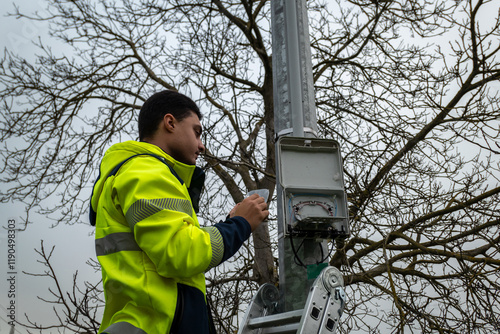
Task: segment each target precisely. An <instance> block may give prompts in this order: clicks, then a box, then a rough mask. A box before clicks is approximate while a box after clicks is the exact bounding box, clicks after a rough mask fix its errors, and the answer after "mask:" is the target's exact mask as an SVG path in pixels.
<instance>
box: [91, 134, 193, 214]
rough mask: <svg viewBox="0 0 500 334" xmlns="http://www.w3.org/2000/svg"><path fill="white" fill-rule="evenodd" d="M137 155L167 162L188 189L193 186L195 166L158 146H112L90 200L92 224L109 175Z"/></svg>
mask: <svg viewBox="0 0 500 334" xmlns="http://www.w3.org/2000/svg"><path fill="white" fill-rule="evenodd" d="M137 154H154V155H157V156H159V157H161V158H163V159H165V160H166V162H167V163H168V164H169V165H170V166H171V167H173V169H174V170H175V172H176V173H177V175H178V176H179V177H180V178H181V179H182V181H184V183H185V184H186V187H189V186H190V184H191V179H192V177H193V173H194V171H195V169H196V166H195V165H187V164H184V163H182V162H179V161H176V160H175V159H174V158H172V157H171V156H169V155H168V154H167V153H165V151H163V150H162V149H161V148H159V147H158V146H156V145H153V144H149V143H145V142H138V141H126V142H123V143H118V144H115V145H113V146H111V147H110V148H109V149H108V150H107V151H106V153H105V154H104V157H103V159H102V162H101V165H100V167H99V177H98V179H97V181H96V183H95V184H94V187H93V189H92V197H91V200H90V205H91V208H90V220H91V222H92V214H93V213H92V211H94V215H95V212H96V211H97V205H98V202H99V198H100V196H101V193H102V190H103V188H104V183H105V182H106V179H107V178H108V176H109V174H110V173H111V172H112V171H113V169H114V168H115V167H116V166H117V165H119V164H120V163H121V162H123V161H125V160H127V159H128V158H130V157H132V156H134V155H137Z"/></svg>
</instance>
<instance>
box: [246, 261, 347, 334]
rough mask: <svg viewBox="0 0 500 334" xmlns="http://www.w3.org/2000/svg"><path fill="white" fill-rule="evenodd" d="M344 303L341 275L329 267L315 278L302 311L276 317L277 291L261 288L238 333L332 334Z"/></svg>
mask: <svg viewBox="0 0 500 334" xmlns="http://www.w3.org/2000/svg"><path fill="white" fill-rule="evenodd" d="M345 300H346V299H345V292H344V279H343V278H342V274H341V273H340V271H339V270H338V269H337V268H335V267H331V266H328V267H326V268H325V269H323V270H322V271H321V273H320V274H319V276H318V277H317V278H316V280H315V281H314V283H313V285H312V286H311V290H310V291H309V296H308V298H307V301H306V304H305V307H304V309H301V310H295V311H289V312H283V313H277V310H278V303H279V291H278V289H277V288H276V287H275V286H274V285H272V284H264V285H262V286H261V287H260V288H259V290H258V291H257V293H256V294H255V296H254V297H253V298H252V301H251V302H250V305H249V307H248V309H247V311H246V313H245V317H244V318H243V322H242V324H241V327H240V330H239V331H238V333H239V334H267V333H283V334H284V333H304V334H330V333H335V331H336V329H337V326H338V323H339V320H340V317H341V316H342V312H343V311H344V307H345Z"/></svg>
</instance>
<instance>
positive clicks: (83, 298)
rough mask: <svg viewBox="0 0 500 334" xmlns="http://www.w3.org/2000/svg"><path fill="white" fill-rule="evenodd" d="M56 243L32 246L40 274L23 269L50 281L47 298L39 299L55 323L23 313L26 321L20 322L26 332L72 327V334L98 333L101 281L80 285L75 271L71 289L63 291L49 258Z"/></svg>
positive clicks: (96, 264) (95, 267) (41, 331)
mask: <svg viewBox="0 0 500 334" xmlns="http://www.w3.org/2000/svg"><path fill="white" fill-rule="evenodd" d="M54 250H55V246H52V247H51V249H50V251H48V250H46V249H45V246H44V243H43V241H41V243H40V248H39V249H35V252H36V253H37V254H38V256H39V257H40V259H39V260H37V262H39V263H40V264H42V265H43V266H44V268H45V269H44V270H43V272H41V273H31V272H23V273H24V274H26V275H30V276H37V277H48V278H49V279H50V281H51V283H52V284H53V286H52V287H49V288H48V292H49V295H50V297H48V298H46V297H41V296H38V299H40V300H42V301H43V302H45V303H47V304H49V305H52V308H53V310H54V314H55V316H56V317H55V318H56V319H57V321H56V322H55V323H50V324H48V323H37V322H36V321H35V320H33V319H32V318H30V316H29V315H28V314H25V317H26V320H25V322H24V323H23V322H22V321H21V322H20V324H21V325H23V326H24V327H25V328H26V329H28V333H32V330H37V331H39V332H40V333H44V331H45V330H55V329H57V330H58V332H61V331H60V330H62V332H63V333H64V332H65V330H66V329H67V330H71V331H72V332H73V333H81V334H87V333H88V334H90V333H97V330H98V329H99V324H100V323H99V320H100V319H96V318H97V315H98V311H99V308H102V306H103V303H104V301H103V300H102V292H103V291H102V289H100V287H99V286H100V284H101V282H98V283H97V284H91V283H89V282H87V281H85V282H83V287H80V286H79V283H78V271H77V272H76V273H75V274H74V275H73V289H72V291H70V292H67V291H64V288H63V287H62V284H61V282H60V279H59V278H58V276H57V269H56V268H55V267H54V264H53V262H51V258H52V255H53V252H54ZM88 264H89V265H90V266H92V267H93V268H94V269H100V267H99V263H97V261H95V260H94V261H89V262H88Z"/></svg>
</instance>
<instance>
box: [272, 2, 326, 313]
mask: <svg viewBox="0 0 500 334" xmlns="http://www.w3.org/2000/svg"><path fill="white" fill-rule="evenodd" d="M305 3H306V2H305V0H273V1H271V13H272V37H273V43H272V45H273V93H274V115H275V116H274V126H275V132H276V135H277V137H281V136H290V135H293V136H294V137H316V133H317V120H316V110H315V101H314V100H315V99H314V84H313V76H312V62H311V51H310V41H309V29H308V21H307V9H306V5H305ZM278 151H279V150H278V149H276V152H277V157H276V161H277V164H279V163H280V157H279V156H278V154H279V153H278ZM283 168H286V166H283ZM277 169H278V168H277ZM277 173H279V172H277ZM277 179H278V180H279V175H277ZM276 187H277V203H278V249H279V273H280V305H281V307H282V310H281V311H282V312H287V311H293V310H298V309H301V308H303V307H304V304H305V301H306V299H307V297H308V293H309V288H310V286H311V284H312V283H313V281H314V278H313V279H311V278H310V277H308V274H307V270H306V268H304V267H303V266H301V265H298V264H297V259H296V255H298V256H299V257H300V259H301V260H302V263H303V264H305V265H306V266H307V265H313V264H316V262H317V261H318V259H321V258H322V257H323V254H327V249H326V248H327V243H326V242H324V241H316V240H312V239H303V238H293V240H290V237H289V236H287V233H286V231H285V230H284V224H283V221H284V217H283V215H284V214H283V210H280V207H281V208H283V207H284V205H285V203H284V201H285V200H284V198H283V196H282V189H281V185H280V184H279V182H278V183H277V185H276ZM291 242H293V243H294V245H295V250H294V249H293V247H292V244H291ZM299 248H300V249H299Z"/></svg>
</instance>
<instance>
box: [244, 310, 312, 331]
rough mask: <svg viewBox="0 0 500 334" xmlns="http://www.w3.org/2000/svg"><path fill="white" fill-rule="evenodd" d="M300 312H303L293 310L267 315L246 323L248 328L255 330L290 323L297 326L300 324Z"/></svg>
mask: <svg viewBox="0 0 500 334" xmlns="http://www.w3.org/2000/svg"><path fill="white" fill-rule="evenodd" d="M302 312H304V310H295V311H290V312H285V313H278V314H273V315H267V316H264V317H258V318H253V319H250V321H249V322H248V328H252V329H255V328H264V327H271V326H273V327H274V326H281V325H287V324H292V323H297V324H298V323H299V322H300V319H301V318H302ZM268 333H271V332H268ZM273 333H280V332H273Z"/></svg>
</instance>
